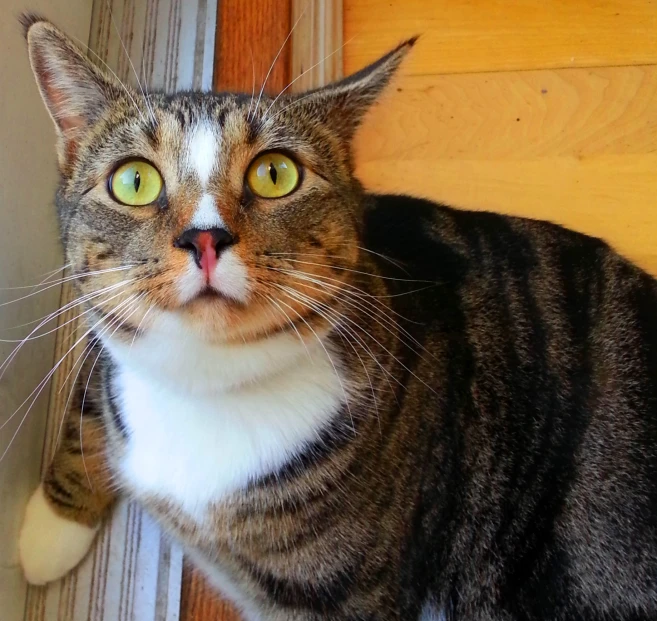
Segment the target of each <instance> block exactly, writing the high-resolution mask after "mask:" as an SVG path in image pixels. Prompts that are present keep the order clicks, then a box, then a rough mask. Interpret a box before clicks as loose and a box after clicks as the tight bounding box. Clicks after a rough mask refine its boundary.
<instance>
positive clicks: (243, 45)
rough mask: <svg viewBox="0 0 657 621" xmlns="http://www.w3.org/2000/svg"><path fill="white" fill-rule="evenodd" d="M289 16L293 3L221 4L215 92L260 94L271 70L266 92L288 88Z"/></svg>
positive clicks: (250, 0) (249, 0)
mask: <svg viewBox="0 0 657 621" xmlns="http://www.w3.org/2000/svg"><path fill="white" fill-rule="evenodd" d="M290 16H291V6H290V0H221V1H220V2H219V10H218V16H217V36H216V38H215V41H216V47H215V70H214V89H215V90H216V91H238V92H243V93H251V92H252V91H253V90H254V89H255V92H256V93H258V92H259V91H260V88H261V87H262V84H263V82H264V81H265V77H266V76H267V73H268V72H269V69H270V67H271V73H270V75H269V78H268V79H267V85H266V87H265V92H267V93H278V92H280V91H281V90H282V89H283V88H285V87H286V86H287V84H288V83H289V81H290V53H291V45H290V41H289V40H288V42H287V43H286V44H285V45H284V46H283V43H284V41H285V39H286V38H287V36H288V35H289V34H290ZM281 46H283V47H282V49H281ZM279 51H280V55H279V56H278V59H276V56H277V54H278V53H279ZM275 59H276V60H275Z"/></svg>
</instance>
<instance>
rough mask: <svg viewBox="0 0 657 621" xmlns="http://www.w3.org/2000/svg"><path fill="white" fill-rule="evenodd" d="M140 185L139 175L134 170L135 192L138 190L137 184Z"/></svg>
mask: <svg viewBox="0 0 657 621" xmlns="http://www.w3.org/2000/svg"><path fill="white" fill-rule="evenodd" d="M140 185H141V175H140V174H139V173H138V172H136V173H135V181H134V186H135V193H137V192H139V186H140Z"/></svg>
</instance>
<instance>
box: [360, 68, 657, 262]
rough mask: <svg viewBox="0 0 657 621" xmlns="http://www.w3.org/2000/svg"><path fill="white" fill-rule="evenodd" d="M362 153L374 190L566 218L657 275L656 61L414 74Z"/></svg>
mask: <svg viewBox="0 0 657 621" xmlns="http://www.w3.org/2000/svg"><path fill="white" fill-rule="evenodd" d="M356 149H357V172H358V175H359V176H360V177H361V179H362V180H363V181H364V182H365V184H366V185H367V186H368V187H370V188H372V189H376V190H379V191H397V192H406V193H414V194H419V195H423V196H427V197H431V198H434V199H436V200H442V201H444V202H447V203H450V204H453V205H455V206H461V207H468V208H475V209H490V210H494V211H500V212H505V213H511V214H517V215H525V216H530V217H535V218H544V219H547V220H551V221H554V222H559V223H562V224H565V225H568V226H570V227H571V228H574V229H577V230H581V231H584V232H588V233H591V234H594V235H598V236H601V237H603V238H605V239H607V240H608V241H610V242H611V243H613V244H614V245H615V246H616V247H617V248H618V249H619V250H621V252H623V253H624V254H625V255H627V256H629V257H631V258H632V259H634V260H636V261H638V262H639V263H640V264H642V265H643V266H645V267H646V268H647V269H649V270H651V271H652V272H653V273H655V274H657V245H655V238H656V237H657V209H654V203H655V196H657V174H656V172H657V67H656V66H649V67H626V68H620V67H618V68H599V69H570V70H558V71H531V72H517V73H492V74H467V75H446V76H407V77H402V78H400V79H399V80H398V82H397V84H396V87H393V88H392V89H390V91H389V93H388V94H387V95H386V96H385V98H384V100H383V101H382V102H381V105H380V106H378V107H377V108H375V110H373V111H372V113H371V114H370V116H369V117H368V119H367V120H366V122H365V124H364V126H363V128H362V129H361V131H360V133H359V135H358V138H357V144H356ZM391 171H394V174H391Z"/></svg>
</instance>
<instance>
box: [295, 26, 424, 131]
mask: <svg viewBox="0 0 657 621" xmlns="http://www.w3.org/2000/svg"><path fill="white" fill-rule="evenodd" d="M417 39H418V37H413V38H412V39H409V40H408V41H404V43H402V44H401V45H399V46H397V47H396V48H395V49H394V50H392V51H391V52H388V53H387V54H386V55H385V56H383V57H381V58H379V60H377V61H375V62H373V63H372V64H371V65H368V66H367V67H365V68H364V69H361V70H360V71H358V72H357V73H354V74H352V75H350V76H349V77H347V78H344V79H343V80H340V81H339V82H334V83H333V84H329V85H328V86H325V87H323V88H321V89H318V90H317V91H315V93H314V94H312V95H310V98H309V99H310V102H311V105H312V104H314V105H315V109H317V108H319V109H320V113H321V114H322V116H324V117H325V118H323V119H322V120H323V121H325V122H326V123H329V124H330V125H329V127H330V128H331V129H332V130H334V131H337V132H339V134H340V135H341V137H342V138H343V139H344V140H351V138H352V137H353V135H354V133H355V131H356V129H357V128H358V125H359V124H360V122H361V121H362V119H363V116H364V115H365V113H366V112H367V111H368V110H369V108H370V107H371V106H372V104H373V103H374V102H375V101H376V100H377V99H378V98H379V96H380V95H381V93H382V92H383V91H384V89H385V88H386V86H388V84H389V83H390V81H391V79H392V78H393V76H394V75H395V73H396V72H397V69H399V66H400V65H401V62H402V60H404V57H405V56H406V55H407V54H408V52H409V51H410V50H411V48H412V47H413V46H414V45H415V42H416V41H417ZM306 96H307V95H306ZM302 97H304V95H302ZM313 100H314V101H313Z"/></svg>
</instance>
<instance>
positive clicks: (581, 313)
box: [367, 196, 657, 618]
mask: <svg viewBox="0 0 657 621" xmlns="http://www.w3.org/2000/svg"><path fill="white" fill-rule="evenodd" d="M367 221H368V233H367V243H368V244H369V245H368V248H369V249H371V250H375V251H376V252H378V253H381V254H385V255H386V256H387V257H388V260H383V259H381V260H380V261H379V265H380V267H381V269H383V270H385V273H386V274H387V275H388V277H392V278H399V279H400V280H399V281H397V280H395V281H390V283H391V284H390V288H391V290H394V295H395V296H396V297H394V298H393V300H394V308H395V310H396V312H398V313H399V316H404V317H407V318H409V319H410V320H412V321H413V322H414V323H408V324H404V326H405V328H406V329H408V330H409V331H411V332H412V333H413V335H414V337H415V338H416V339H417V340H418V341H420V342H421V343H422V344H423V347H424V350H425V352H426V353H425V355H422V356H417V357H415V358H414V357H413V356H409V360H411V359H413V358H414V362H413V363H412V364H413V365H414V366H413V367H412V369H413V371H414V374H415V376H417V377H421V378H431V384H432V385H431V387H430V388H431V390H433V391H436V392H437V393H438V397H436V396H435V395H433V394H432V393H431V390H430V389H429V388H427V387H426V386H424V385H423V384H422V382H419V381H416V380H415V378H414V377H412V378H411V379H410V381H409V386H408V390H409V391H410V392H411V393H412V394H414V395H415V396H414V398H411V399H409V401H410V402H413V403H415V404H431V406H430V408H431V410H432V414H431V416H435V421H436V422H435V425H436V429H437V432H436V439H435V440H433V447H432V451H433V457H434V463H435V464H439V468H438V467H436V472H435V474H434V476H433V477H431V479H430V483H429V484H427V485H426V486H425V489H424V494H425V495H426V496H432V495H434V496H435V497H436V503H437V504H438V503H439V502H440V503H443V504H444V505H446V506H449V507H450V509H449V511H446V510H443V509H442V508H440V507H439V508H437V509H436V510H435V514H434V521H433V528H434V529H435V530H434V532H433V533H432V536H433V537H435V541H436V542H438V543H437V546H438V547H439V548H441V545H442V544H440V542H441V541H447V540H449V541H451V542H462V541H467V545H466V546H465V547H463V548H462V549H459V545H460V544H458V543H457V544H454V543H452V544H450V545H452V546H453V547H452V549H451V550H450V553H451V554H452V555H453V557H452V558H454V559H465V558H467V559H469V560H468V562H465V563H463V562H462V560H458V562H457V561H456V560H455V561H454V562H455V565H454V567H453V568H451V570H452V571H454V572H455V573H456V574H460V576H461V578H459V579H460V580H463V581H468V582H470V581H471V583H472V584H483V583H486V582H487V581H489V580H492V577H491V575H492V574H488V573H487V572H489V571H494V572H500V573H497V575H502V576H504V577H503V578H501V584H499V589H500V592H507V593H510V592H513V593H518V606H519V607H521V608H522V609H524V610H525V611H530V610H531V611H532V614H536V615H538V616H540V614H544V613H545V606H546V605H547V604H546V601H551V602H552V603H551V604H550V605H554V606H555V608H554V611H553V612H554V618H560V617H559V615H562V614H565V613H564V610H565V609H564V608H561V606H567V602H568V601H571V600H572V601H574V600H575V599H577V600H579V601H581V602H586V601H589V602H590V601H595V602H596V605H597V606H599V609H600V611H605V610H607V611H609V610H619V609H622V608H623V607H625V606H627V607H630V606H631V607H634V608H633V609H636V610H641V609H642V610H646V611H647V610H651V611H652V612H653V613H655V614H657V591H656V590H655V588H654V576H655V575H657V286H656V283H655V280H654V279H653V278H652V277H651V276H650V275H648V274H646V273H645V272H644V271H642V270H641V269H639V268H637V267H636V266H634V265H632V264H631V263H629V262H628V261H626V260H625V259H624V258H622V257H620V256H619V255H618V254H617V253H616V252H615V251H614V250H613V249H611V248H610V247H609V246H608V245H607V244H606V243H605V242H603V241H601V240H598V239H596V238H593V237H589V236H586V235H582V234H579V233H576V232H573V231H569V230H566V229H564V228H562V227H559V226H556V225H554V224H550V223H545V222H540V221H532V220H526V219H520V218H509V217H505V216H502V215H497V214H491V213H484V212H468V211H459V210H453V209H450V208H448V207H444V206H440V205H436V204H433V203H430V202H427V201H421V200H416V199H410V198H406V197H387V196H386V197H376V198H375V199H374V200H373V203H372V209H371V211H370V212H369V217H368V220H367ZM390 259H392V260H394V261H395V262H399V264H400V265H401V266H402V267H403V268H404V270H405V273H403V272H402V271H401V270H400V269H399V268H397V267H395V266H394V265H392V264H391V263H390V261H389V260H390ZM401 279H407V280H401ZM410 280H422V281H426V282H425V283H424V284H422V283H419V282H416V283H412V282H410ZM423 287H424V288H423ZM417 289H420V290H419V291H415V292H413V293H411V292H412V291H413V290H417ZM400 293H401V294H402V295H398V294H400ZM434 355H435V357H434ZM407 365H409V366H410V365H411V363H410V362H407ZM418 411H420V410H419V408H418ZM409 415H413V414H412V413H410V414H409ZM421 415H422V416H423V417H426V416H428V415H429V409H428V408H427V407H426V406H425V409H423V410H422V414H421ZM445 471H450V472H452V474H453V476H451V477H450V480H452V481H455V483H454V485H451V486H447V487H440V486H438V487H437V484H436V482H437V481H440V480H441V474H440V473H441V472H445ZM436 489H440V493H439V494H438V493H437V492H436V491H435V490H436ZM468 490H470V492H468ZM474 490H479V492H477V493H474ZM482 490H485V493H481V491H482ZM448 499H449V500H448ZM455 507H458V509H455ZM453 511H457V517H456V518H455V514H454V513H453ZM482 524H486V525H487V526H486V529H482V528H481V525H482ZM444 533H449V534H448V535H445V534H444ZM441 553H444V549H443V550H442V552H441ZM491 556H492V557H494V558H495V559H496V560H495V562H494V563H493V565H495V569H492V568H491V560H490V559H491ZM559 575H563V576H566V577H567V578H565V579H564V580H562V581H561V583H560V584H561V586H562V587H563V588H564V589H565V590H564V592H563V593H561V594H560V595H555V593H554V592H552V591H550V592H548V591H549V590H550V589H552V588H553V587H552V586H550V587H549V588H548V587H544V586H542V585H554V584H555V576H559ZM571 578H572V582H570V580H571ZM649 584H653V586H649ZM637 585H642V586H640V587H637ZM632 597H634V600H632ZM559 601H561V602H562V603H558V602H559ZM537 602H538V603H537ZM535 606H539V607H543V608H542V609H541V610H538V609H536V610H534V607H535ZM639 618H642V617H639Z"/></svg>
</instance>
